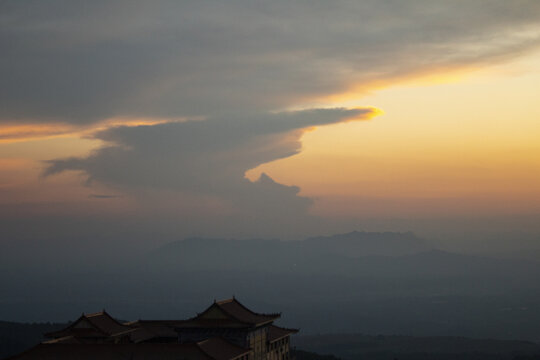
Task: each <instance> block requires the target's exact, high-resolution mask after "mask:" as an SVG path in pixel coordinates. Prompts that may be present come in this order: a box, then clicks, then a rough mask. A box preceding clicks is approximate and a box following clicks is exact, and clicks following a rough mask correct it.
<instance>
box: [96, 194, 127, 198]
mask: <svg viewBox="0 0 540 360" xmlns="http://www.w3.org/2000/svg"><path fill="white" fill-rule="evenodd" d="M88 197H89V198H91V199H117V198H120V197H122V196H121V195H108V194H90V195H88Z"/></svg>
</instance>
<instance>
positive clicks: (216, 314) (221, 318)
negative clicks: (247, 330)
mask: <svg viewBox="0 0 540 360" xmlns="http://www.w3.org/2000/svg"><path fill="white" fill-rule="evenodd" d="M280 316H281V314H261V313H256V312H254V311H252V310H250V309H248V308H247V307H245V306H244V305H242V304H241V303H240V302H239V301H238V300H236V299H235V298H234V297H233V298H232V299H227V300H222V301H214V303H213V304H212V305H210V306H209V307H208V308H207V309H206V310H205V311H203V312H202V313H200V314H198V315H197V316H196V317H194V318H191V319H189V320H185V321H182V322H180V323H178V325H177V327H253V326H261V325H265V324H269V323H272V322H273V321H274V320H276V319H278V318H279V317H280Z"/></svg>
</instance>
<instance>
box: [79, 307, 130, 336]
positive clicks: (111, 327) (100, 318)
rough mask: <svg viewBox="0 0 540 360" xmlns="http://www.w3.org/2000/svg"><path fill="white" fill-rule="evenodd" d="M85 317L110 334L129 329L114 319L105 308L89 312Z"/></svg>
mask: <svg viewBox="0 0 540 360" xmlns="http://www.w3.org/2000/svg"><path fill="white" fill-rule="evenodd" d="M85 317H86V318H87V319H88V320H89V321H90V322H91V323H92V324H93V325H95V326H96V327H97V328H99V329H100V330H102V331H104V332H106V333H107V334H110V335H112V334H116V333H119V332H123V331H126V330H128V329H129V328H128V327H126V326H125V325H123V324H122V323H120V322H118V321H117V320H116V319H114V318H113V317H112V316H111V315H109V314H108V313H107V312H106V311H105V310H103V311H100V312H98V313H94V314H87V315H85Z"/></svg>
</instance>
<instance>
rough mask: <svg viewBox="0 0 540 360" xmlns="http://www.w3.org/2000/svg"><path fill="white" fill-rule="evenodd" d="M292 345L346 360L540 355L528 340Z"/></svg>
mask: <svg viewBox="0 0 540 360" xmlns="http://www.w3.org/2000/svg"><path fill="white" fill-rule="evenodd" d="M293 345H294V346H296V348H297V349H301V350H303V351H308V352H310V353H317V354H333V355H334V356H337V357H339V358H341V359H343V360H356V359H372V360H393V359H399V360H428V359H437V360H456V359H459V360H461V359H464V360H488V359H495V360H514V359H517V358H519V360H533V359H534V360H536V359H537V358H535V357H534V356H535V354H538V353H540V345H539V344H536V343H533V342H529V341H516V340H493V339H470V338H464V337H448V336H437V337H412V336H382V335H378V336H372V335H361V334H334V335H313V336H302V335H298V336H295V337H293ZM530 356H533V357H530Z"/></svg>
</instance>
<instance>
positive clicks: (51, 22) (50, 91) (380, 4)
mask: <svg viewBox="0 0 540 360" xmlns="http://www.w3.org/2000/svg"><path fill="white" fill-rule="evenodd" d="M0 13H1V15H0V49H1V51H2V57H1V58H0V78H2V82H1V83H0V109H1V110H0V121H10V122H13V121H19V122H23V121H28V122H32V123H35V122H38V121H39V122H50V121H63V122H69V123H77V124H81V123H90V122H95V121H100V120H102V119H105V118H111V117H116V116H129V117H140V116H147V117H160V118H174V117H178V116H195V115H197V116H221V115H222V114H223V113H224V112H235V113H239V112H246V111H249V112H263V111H268V110H277V109H284V108H290V107H292V106H295V105H297V104H301V103H303V102H305V101H310V100H312V99H313V98H317V97H321V96H327V95H329V94H335V93H339V92H342V91H344V90H346V89H347V88H349V87H351V86H355V87H358V84H363V85H364V86H366V88H368V87H369V84H370V83H372V82H378V83H380V82H381V81H391V80H392V79H396V78H400V77H403V76H410V75H414V74H415V73H417V72H419V71H422V72H425V71H429V70H430V69H431V70H433V69H441V68H449V67H459V66H470V65H474V64H478V63H484V62H489V61H493V60H497V59H500V58H501V57H505V56H516V55H517V54H520V53H522V52H523V51H527V50H529V49H532V48H535V47H537V46H538V45H539V35H540V34H539V26H538V23H539V19H540V3H539V2H538V1H535V0H530V1H527V0H521V1H517V2H516V1H513V2H509V1H503V0H496V1H484V0H470V1H452V2H449V1H446V2H442V1H432V0H412V1H407V2H403V1H398V0H364V1H348V0H336V1H333V2H332V3H328V2H327V1H322V0H300V1H294V2H291V1H285V0H276V1H272V2H263V3H259V2H257V3H254V2H252V1H248V0H232V1H227V2H226V3H224V2H222V1H217V0H216V1H204V2H201V1H198V0H190V1H181V2H177V1H166V0H162V1H156V2H152V5H149V4H148V3H147V2H144V1H131V0H130V1H127V0H126V1H122V0H117V1H92V2H88V1H65V0H53V1H48V2H46V3H44V2H40V1H4V2H2V4H1V5H0Z"/></svg>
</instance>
